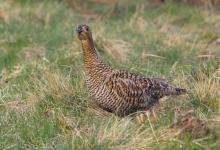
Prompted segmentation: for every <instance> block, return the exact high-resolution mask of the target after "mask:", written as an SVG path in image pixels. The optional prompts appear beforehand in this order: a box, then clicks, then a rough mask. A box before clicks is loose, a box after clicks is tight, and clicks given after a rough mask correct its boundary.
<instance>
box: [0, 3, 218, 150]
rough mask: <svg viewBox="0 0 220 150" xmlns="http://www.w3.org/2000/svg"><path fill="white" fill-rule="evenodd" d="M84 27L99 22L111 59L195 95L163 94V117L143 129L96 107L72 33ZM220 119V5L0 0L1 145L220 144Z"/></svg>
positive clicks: (95, 28) (105, 54) (97, 31)
mask: <svg viewBox="0 0 220 150" xmlns="http://www.w3.org/2000/svg"><path fill="white" fill-rule="evenodd" d="M81 23H86V24H88V25H89V26H90V27H91V29H92V32H93V36H94V39H95V43H96V44H95V45H96V47H97V50H98V51H99V54H100V55H101V56H102V58H103V60H104V61H105V62H106V63H107V64H109V65H111V66H112V67H114V68H120V69H124V70H129V71H130V72H134V73H139V74H142V75H145V76H149V77H160V78H164V79H167V80H168V82H169V83H170V84H172V85H174V86H177V87H184V88H188V89H191V90H192V94H190V95H183V96H178V97H168V98H166V99H163V100H161V103H160V107H159V108H158V109H157V114H158V117H159V121H158V122H157V123H154V122H153V121H151V118H147V119H146V122H145V124H144V126H139V125H138V124H137V123H136V121H135V119H131V118H129V117H127V118H123V119H120V118H117V117H116V116H114V115H112V114H109V113H106V112H104V111H102V110H100V109H98V108H97V107H96V106H94V104H93V103H92V102H91V98H90V96H89V95H88V93H87V90H86V86H85V78H84V71H83V60H82V50H81V45H80V42H79V41H78V39H77V37H76V34H75V31H74V30H75V27H76V26H77V25H78V24H81ZM176 110H179V111H180V113H185V112H188V111H190V112H192V113H191V116H190V117H189V118H192V119H191V120H193V119H194V122H193V121H192V123H191V122H189V121H188V122H187V121H186V122H187V125H188V123H190V125H191V126H196V128H198V129H199V131H197V130H194V129H193V130H191V129H189V128H186V130H183V128H185V127H186V126H184V122H185V121H184V119H185V118H182V119H181V118H180V119H176V118H175V111H176ZM186 116H187V115H186ZM175 119H176V120H177V121H178V120H180V121H179V122H178V123H177V124H176V125H175V127H174V125H173V121H174V120H175ZM195 120H196V121H195ZM197 120H198V122H202V123H203V124H204V125H205V128H208V130H209V132H208V133H206V132H205V131H204V133H203V132H202V131H203V130H204V127H200V126H197ZM195 122H196V123H195ZM219 123H220V12H219V8H215V6H212V5H210V4H207V5H206V4H205V5H201V6H190V5H187V4H183V3H179V2H171V1H167V2H166V3H164V4H160V5H152V4H148V3H147V2H145V1H140V2H138V3H137V2H135V3H134V2H131V3H128V1H127V0H123V1H119V2H116V3H115V2H114V1H110V2H109V3H108V4H106V3H101V2H100V1H98V0H97V1H95V2H87V1H86V2H84V3H83V4H80V3H79V1H71V0H69V1H64V0H38V1H34V0H17V1H13V0H7V1H5V0H0V149H180V148H182V149H219V148H220V126H219ZM192 124H193V125H192ZM191 126H190V127H191ZM187 127H188V126H187ZM192 128H193V127H192ZM200 132H201V133H200Z"/></svg>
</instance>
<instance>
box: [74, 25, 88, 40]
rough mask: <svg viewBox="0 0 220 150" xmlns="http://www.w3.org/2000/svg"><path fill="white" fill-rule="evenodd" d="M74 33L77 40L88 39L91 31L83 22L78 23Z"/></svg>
mask: <svg viewBox="0 0 220 150" xmlns="http://www.w3.org/2000/svg"><path fill="white" fill-rule="evenodd" d="M76 33H77V35H78V38H79V40H81V41H82V40H88V39H91V38H92V33H91V31H90V29H89V27H88V26H87V25H85V24H81V25H78V26H77V27H76Z"/></svg>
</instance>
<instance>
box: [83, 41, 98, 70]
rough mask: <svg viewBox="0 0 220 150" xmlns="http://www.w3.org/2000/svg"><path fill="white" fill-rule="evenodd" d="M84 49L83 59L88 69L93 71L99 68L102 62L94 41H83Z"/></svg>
mask: <svg viewBox="0 0 220 150" xmlns="http://www.w3.org/2000/svg"><path fill="white" fill-rule="evenodd" d="M81 42H82V48H83V57H84V58H83V59H84V63H85V68H86V69H91V68H94V67H96V66H98V65H99V64H100V63H102V62H101V60H100V59H99V57H98V54H97V51H96V49H95V47H94V42H93V39H92V38H90V39H86V40H82V41H81Z"/></svg>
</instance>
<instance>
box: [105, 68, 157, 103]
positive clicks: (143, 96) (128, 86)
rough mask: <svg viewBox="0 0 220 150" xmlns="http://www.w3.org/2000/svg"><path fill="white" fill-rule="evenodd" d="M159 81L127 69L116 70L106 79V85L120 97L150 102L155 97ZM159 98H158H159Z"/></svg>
mask: <svg viewBox="0 0 220 150" xmlns="http://www.w3.org/2000/svg"><path fill="white" fill-rule="evenodd" d="M158 83H159V82H158V81H157V80H154V79H151V78H145V77H141V76H139V75H136V74H132V73H128V72H125V71H114V72H113V73H111V74H109V75H108V76H107V78H106V79H105V85H106V86H107V88H108V89H109V90H110V91H113V92H114V94H116V95H117V96H118V97H121V98H123V99H124V100H127V101H129V100H131V99H136V100H137V101H140V103H145V104H144V105H146V104H148V102H149V101H151V100H152V99H155V98H154V97H152V96H153V94H154V93H151V92H155V91H156V86H158V85H156V84H158ZM157 100H158V99H157Z"/></svg>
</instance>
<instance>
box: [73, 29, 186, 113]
mask: <svg viewBox="0 0 220 150" xmlns="http://www.w3.org/2000/svg"><path fill="white" fill-rule="evenodd" d="M76 31H77V34H78V38H79V40H80V41H81V44H82V49H83V56H84V65H85V74H86V84H87V87H88V91H89V93H90V95H91V96H92V98H93V100H94V101H95V102H96V103H97V104H98V106H100V107H101V108H102V109H104V110H107V111H109V112H112V113H114V114H116V115H118V116H120V117H123V116H126V115H129V114H132V113H135V112H137V111H147V110H149V109H150V108H152V107H153V106H154V105H155V104H156V103H158V101H159V99H160V98H162V97H164V96H167V95H180V94H185V93H187V90H186V89H181V88H174V87H172V86H169V85H168V84H167V83H166V82H164V81H162V80H160V79H158V78H147V77H144V76H140V75H137V74H134V73H129V72H126V71H122V70H117V69H112V68H110V67H109V66H107V65H106V64H104V63H103V62H102V61H101V59H100V58H99V56H98V54H97V52H96V50H95V47H94V43H93V38H92V33H91V31H90V29H89V27H88V26H87V25H79V26H78V27H77V28H76Z"/></svg>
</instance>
